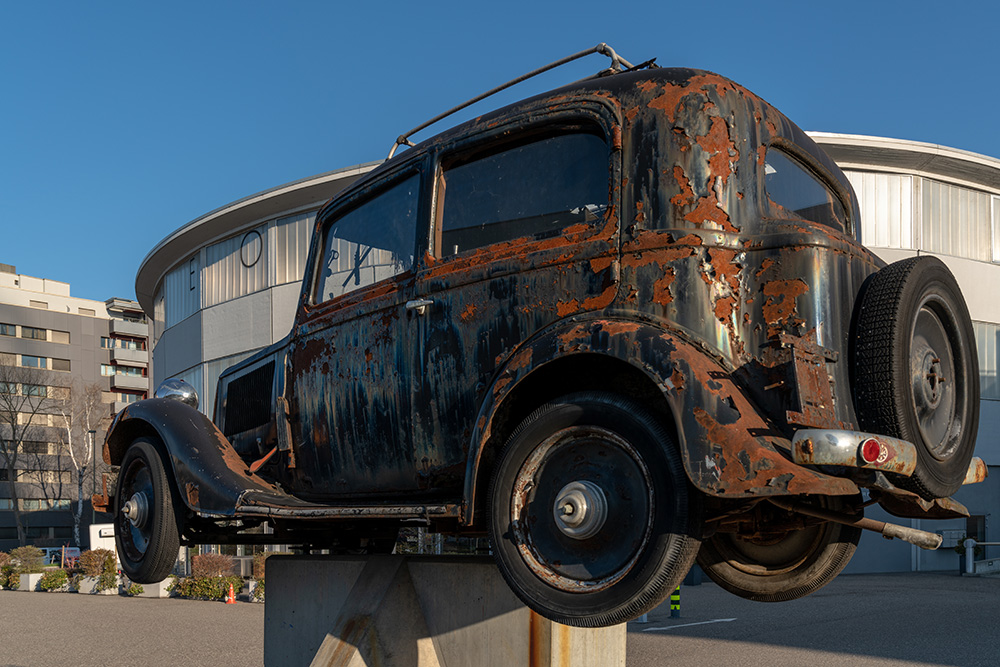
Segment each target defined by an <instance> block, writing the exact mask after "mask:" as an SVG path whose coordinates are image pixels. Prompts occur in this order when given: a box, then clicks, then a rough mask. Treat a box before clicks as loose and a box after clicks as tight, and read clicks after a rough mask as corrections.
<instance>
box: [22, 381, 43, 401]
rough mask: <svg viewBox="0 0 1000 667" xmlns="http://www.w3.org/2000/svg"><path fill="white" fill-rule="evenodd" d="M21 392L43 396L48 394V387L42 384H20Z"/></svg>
mask: <svg viewBox="0 0 1000 667" xmlns="http://www.w3.org/2000/svg"><path fill="white" fill-rule="evenodd" d="M21 392H22V393H23V394H24V395H25V396H40V397H42V398H45V397H46V396H48V395H49V388H48V387H46V386H45V385H44V384H22V385H21Z"/></svg>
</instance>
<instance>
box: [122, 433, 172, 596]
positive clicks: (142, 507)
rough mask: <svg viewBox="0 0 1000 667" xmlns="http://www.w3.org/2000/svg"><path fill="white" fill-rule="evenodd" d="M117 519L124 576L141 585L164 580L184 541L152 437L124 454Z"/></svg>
mask: <svg viewBox="0 0 1000 667" xmlns="http://www.w3.org/2000/svg"><path fill="white" fill-rule="evenodd" d="M114 516H115V519H114V521H115V544H116V546H117V547H118V558H119V560H120V562H121V566H122V570H123V571H124V572H125V574H126V576H128V578H129V579H130V580H132V581H134V582H136V583H140V584H153V583H157V582H160V581H163V580H164V579H166V577H167V575H168V574H170V572H171V570H172V569H173V567H174V563H175V562H176V560H177V550H178V549H179V547H180V539H179V536H178V530H177V518H176V517H175V514H174V494H173V489H172V487H171V483H170V479H169V478H168V476H167V472H166V470H165V468H164V466H163V459H162V458H161V457H160V453H159V451H158V448H157V446H156V444H155V443H154V442H153V441H152V440H151V439H149V438H138V439H137V440H135V442H133V443H132V444H131V445H130V446H129V448H128V451H126V452H125V458H124V459H123V460H122V465H121V470H120V472H119V473H118V484H117V488H116V491H115V515H114Z"/></svg>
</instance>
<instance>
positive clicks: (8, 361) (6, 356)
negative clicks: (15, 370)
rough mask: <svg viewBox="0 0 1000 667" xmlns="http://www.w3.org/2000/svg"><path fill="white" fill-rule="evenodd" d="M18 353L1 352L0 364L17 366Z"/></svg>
mask: <svg viewBox="0 0 1000 667" xmlns="http://www.w3.org/2000/svg"><path fill="white" fill-rule="evenodd" d="M16 365H17V355H16V354H13V353H11V352H0V366H16Z"/></svg>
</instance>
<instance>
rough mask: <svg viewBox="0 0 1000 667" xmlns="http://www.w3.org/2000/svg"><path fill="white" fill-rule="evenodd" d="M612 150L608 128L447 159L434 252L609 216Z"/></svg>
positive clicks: (550, 232) (552, 230)
mask: <svg viewBox="0 0 1000 667" xmlns="http://www.w3.org/2000/svg"><path fill="white" fill-rule="evenodd" d="M608 157H609V152H608V146H607V143H606V142H605V140H604V138H603V136H601V135H598V134H596V133H593V132H583V131H577V132H571V133H562V134H558V135H556V136H548V137H546V138H543V139H540V140H536V141H532V142H530V143H525V144H521V145H518V146H515V147H510V148H506V149H504V150H500V151H497V152H494V153H491V154H489V155H486V156H477V157H476V158H475V159H473V160H466V161H464V162H460V163H453V164H452V165H451V166H446V167H445V169H444V170H443V173H442V177H441V182H440V185H439V189H438V196H439V198H443V205H441V208H440V211H441V217H440V224H439V227H438V234H437V238H436V239H435V244H434V245H435V251H436V254H437V255H438V256H447V255H454V254H456V253H459V252H462V251H465V250H470V249H473V248H479V247H482V246H486V245H491V244H493V243H498V242H501V241H507V240H511V239H516V238H521V237H526V236H533V237H536V238H537V237H545V236H555V235H557V234H559V232H560V231H561V230H562V229H564V228H565V227H567V226H569V225H572V224H577V223H581V222H592V221H596V220H599V219H601V218H603V217H604V214H605V211H606V210H607V207H608V177H609V174H608Z"/></svg>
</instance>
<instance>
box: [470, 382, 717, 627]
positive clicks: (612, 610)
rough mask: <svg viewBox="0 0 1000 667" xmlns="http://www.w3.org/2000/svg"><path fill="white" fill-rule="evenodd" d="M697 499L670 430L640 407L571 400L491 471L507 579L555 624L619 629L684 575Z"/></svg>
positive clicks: (534, 426) (693, 545)
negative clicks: (616, 626) (620, 624)
mask: <svg viewBox="0 0 1000 667" xmlns="http://www.w3.org/2000/svg"><path fill="white" fill-rule="evenodd" d="M698 498H699V496H697V495H696V492H694V491H693V490H692V489H691V487H690V486H689V483H688V481H687V478H686V476H685V474H684V468H683V465H682V463H681V459H680V455H679V453H678V452H677V449H676V446H675V445H674V443H673V441H672V438H671V437H670V434H669V433H668V432H667V430H666V429H665V428H664V427H663V426H662V424H661V423H660V422H659V421H658V420H657V419H656V418H655V417H653V416H652V415H650V414H649V413H648V412H647V411H646V410H645V409H643V408H642V407H641V406H640V405H638V404H636V403H634V402H632V401H631V400H628V399H625V398H622V397H617V396H614V395H611V394H604V393H580V394H572V395H569V396H566V397H563V398H561V399H558V400H556V401H554V402H552V403H549V404H547V405H545V406H543V407H541V408H539V409H538V410H536V411H535V412H534V413H533V414H532V415H531V416H529V417H528V418H527V419H526V420H525V421H524V422H523V423H522V424H521V425H520V426H519V427H518V429H517V430H516V431H515V432H514V435H513V436H512V437H511V439H510V441H509V442H508V443H507V446H506V447H505V449H504V451H503V453H502V455H501V457H500V460H499V462H498V464H497V466H496V469H495V470H494V474H493V481H492V485H491V489H490V514H491V516H490V525H489V528H490V539H491V541H492V544H493V552H494V556H495V558H496V560H497V565H498V566H499V569H500V572H501V574H502V575H503V576H504V578H505V579H506V581H507V583H508V584H509V585H510V587H511V589H512V590H513V591H514V593H515V594H516V595H517V596H518V597H519V598H520V599H521V600H522V601H523V602H524V603H525V604H526V605H528V606H529V607H530V608H532V609H533V610H535V611H536V612H538V613H539V614H541V615H542V616H545V617H546V618H549V619H551V620H553V621H556V622H558V623H563V624H566V625H576V626H582V627H602V626H609V625H616V624H618V623H623V622H625V621H628V620H631V619H633V618H636V617H638V616H640V615H641V614H643V613H645V612H647V611H649V610H651V609H653V608H654V607H656V606H657V605H658V604H660V602H662V601H663V600H664V599H665V598H666V596H667V595H669V594H670V592H671V591H673V590H674V588H676V586H677V585H678V584H679V583H680V581H681V580H682V579H683V578H684V575H685V574H687V571H688V570H689V569H690V567H691V564H692V563H693V562H694V558H695V555H696V554H697V551H698V545H699V537H700V534H701V512H700V503H699V502H698Z"/></svg>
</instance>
